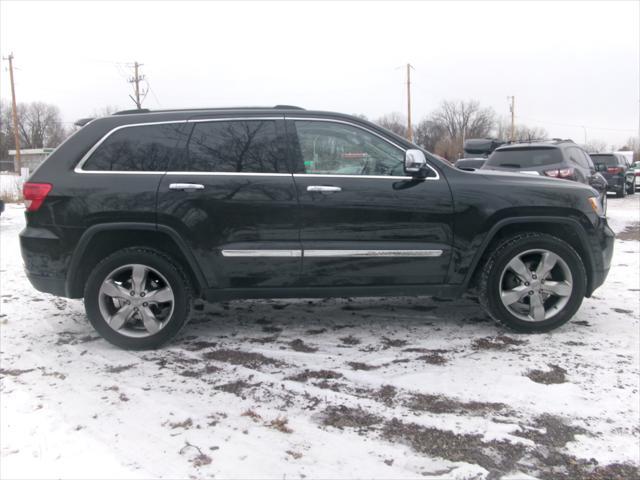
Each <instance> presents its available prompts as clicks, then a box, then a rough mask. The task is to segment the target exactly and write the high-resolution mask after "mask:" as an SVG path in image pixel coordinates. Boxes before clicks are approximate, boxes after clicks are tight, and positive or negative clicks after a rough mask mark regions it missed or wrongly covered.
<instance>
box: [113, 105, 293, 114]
mask: <svg viewBox="0 0 640 480" xmlns="http://www.w3.org/2000/svg"><path fill="white" fill-rule="evenodd" d="M205 110H304V108H302V107H297V106H295V105H276V106H274V107H212V108H172V109H162V110H153V113H160V112H190V111H194V112H195V111H205ZM136 113H152V110H149V109H148V108H140V109H133V110H122V111H120V112H115V113H114V114H113V115H133V114H136Z"/></svg>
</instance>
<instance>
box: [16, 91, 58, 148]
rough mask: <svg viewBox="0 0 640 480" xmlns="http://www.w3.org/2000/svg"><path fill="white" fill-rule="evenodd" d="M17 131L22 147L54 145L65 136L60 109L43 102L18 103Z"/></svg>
mask: <svg viewBox="0 0 640 480" xmlns="http://www.w3.org/2000/svg"><path fill="white" fill-rule="evenodd" d="M18 133H19V134H20V145H21V146H22V147H23V148H44V147H56V146H58V145H59V144H60V143H61V142H62V141H63V140H64V139H65V138H66V136H67V132H66V130H65V128H64V124H63V123H62V118H61V117H60V109H59V108H58V107H56V106H55V105H51V104H48V103H44V102H31V103H20V104H18Z"/></svg>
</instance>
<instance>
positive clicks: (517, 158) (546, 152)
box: [486, 147, 562, 168]
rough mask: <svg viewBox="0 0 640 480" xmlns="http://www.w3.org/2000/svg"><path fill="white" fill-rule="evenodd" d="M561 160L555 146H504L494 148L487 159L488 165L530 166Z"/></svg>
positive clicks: (506, 166)
mask: <svg viewBox="0 0 640 480" xmlns="http://www.w3.org/2000/svg"><path fill="white" fill-rule="evenodd" d="M561 162H562V153H561V152H560V150H559V149H557V148H549V147H531V148H504V149H500V150H496V151H495V152H493V153H492V154H491V156H490V157H489V159H488V160H487V163H486V166H488V167H502V168H531V167H542V166H545V165H552V164H554V163H561Z"/></svg>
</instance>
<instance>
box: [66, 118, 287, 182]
mask: <svg viewBox="0 0 640 480" xmlns="http://www.w3.org/2000/svg"><path fill="white" fill-rule="evenodd" d="M283 119H284V115H280V116H277V117H273V116H270V117H219V118H203V119H200V118H196V119H186V120H166V121H163V122H143V123H128V124H127V125H120V126H118V127H114V128H112V129H111V130H109V131H108V132H107V133H105V134H104V136H103V137H102V138H101V139H100V140H98V141H97V142H96V143H95V145H93V147H91V148H90V149H89V151H88V152H87V153H85V154H84V156H83V157H82V158H81V159H80V161H79V162H78V163H77V165H76V166H75V168H74V169H73V171H74V172H75V173H97V174H105V173H107V174H119V175H123V174H127V175H157V174H160V175H164V174H165V173H173V172H167V171H165V170H162V171H157V172H146V171H140V170H83V168H82V167H83V166H84V164H85V163H86V162H87V160H89V157H91V155H92V154H93V152H95V151H96V150H97V149H98V147H100V145H102V143H104V141H105V140H106V139H107V138H109V137H110V136H111V135H113V133H115V132H117V131H118V130H122V129H124V128H135V127H146V126H149V125H168V124H172V123H175V124H183V123H202V122H223V121H227V122H228V121H242V120H283ZM180 173H186V174H192V173H193V172H180ZM204 173H218V172H204ZM220 173H225V172H220ZM231 173H235V172H231ZM238 173H241V172H238ZM244 175H246V174H244ZM257 175H265V174H262V173H260V174H257ZM268 175H290V174H289V173H277V174H268Z"/></svg>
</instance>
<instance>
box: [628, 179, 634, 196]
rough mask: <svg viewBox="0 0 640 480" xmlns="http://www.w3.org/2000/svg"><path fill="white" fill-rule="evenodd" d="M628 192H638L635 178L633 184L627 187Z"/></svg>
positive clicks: (631, 193)
mask: <svg viewBox="0 0 640 480" xmlns="http://www.w3.org/2000/svg"><path fill="white" fill-rule="evenodd" d="M627 193H628V194H629V195H634V194H635V193H636V182H635V179H634V180H633V182H631V185H630V186H629V188H628V189H627Z"/></svg>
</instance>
